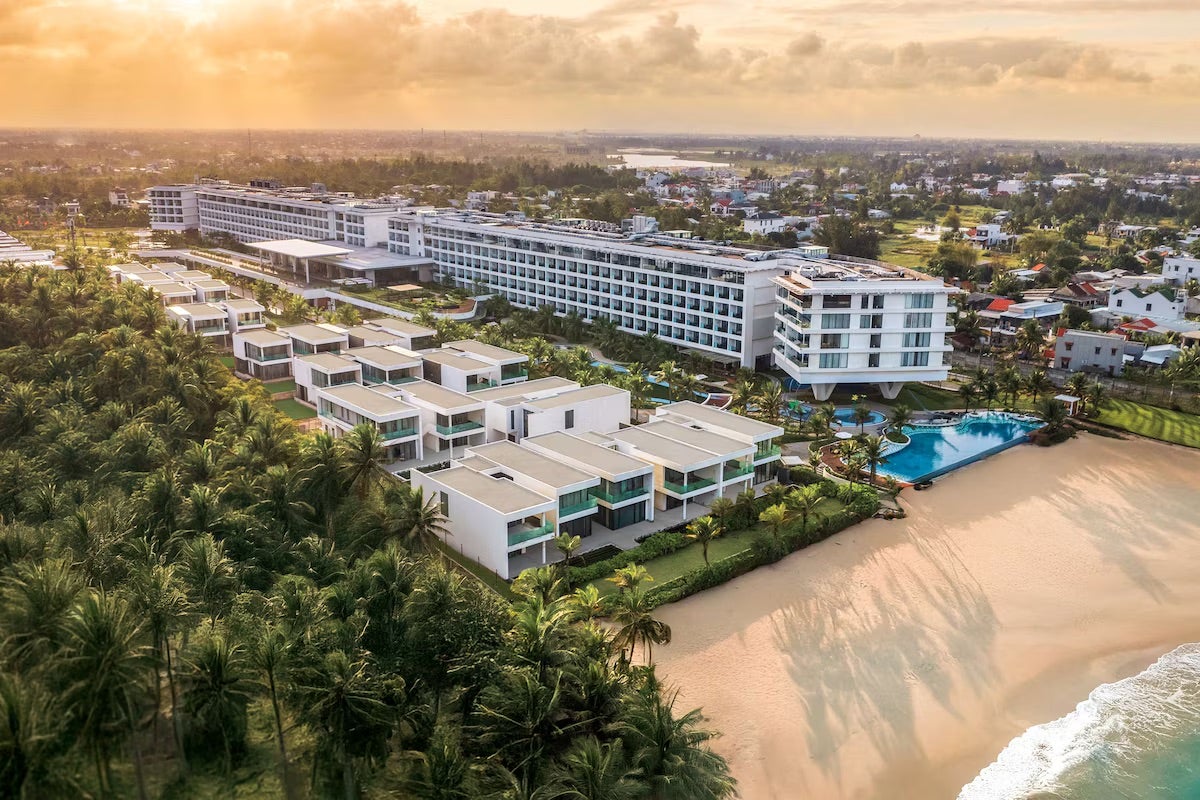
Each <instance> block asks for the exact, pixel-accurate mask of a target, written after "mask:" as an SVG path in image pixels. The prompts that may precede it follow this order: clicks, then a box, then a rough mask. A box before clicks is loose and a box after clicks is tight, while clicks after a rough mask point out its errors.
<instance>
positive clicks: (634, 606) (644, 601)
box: [613, 587, 671, 664]
mask: <svg viewBox="0 0 1200 800" xmlns="http://www.w3.org/2000/svg"><path fill="white" fill-rule="evenodd" d="M653 609H654V606H653V604H652V603H651V602H650V599H649V597H648V596H647V595H646V592H645V591H644V590H643V589H641V587H637V588H634V589H630V590H629V591H627V592H621V594H620V595H618V596H617V601H616V608H615V609H614V611H613V622H615V623H616V624H617V625H618V628H617V633H616V635H615V636H614V637H613V644H615V645H616V646H617V647H619V648H621V649H622V650H625V649H626V648H627V647H628V650H629V653H628V659H627V660H628V662H630V663H632V662H633V654H634V651H635V650H636V649H637V646H638V644H639V643H640V644H641V645H642V647H643V648H645V651H646V663H647V664H651V663H653V662H654V645H656V644H670V643H671V626H670V625H668V624H667V623H665V622H662V621H661V620H657V619H655V618H654V617H653V616H652V614H651V612H652V611H653Z"/></svg>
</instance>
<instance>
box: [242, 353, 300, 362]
mask: <svg viewBox="0 0 1200 800" xmlns="http://www.w3.org/2000/svg"><path fill="white" fill-rule="evenodd" d="M246 357H247V358H248V359H250V360H251V361H257V362H258V363H259V364H267V363H269V362H271V361H283V360H284V359H288V358H291V356H290V355H288V354H287V353H259V354H258V355H256V356H253V355H250V354H249V353H247V354H246Z"/></svg>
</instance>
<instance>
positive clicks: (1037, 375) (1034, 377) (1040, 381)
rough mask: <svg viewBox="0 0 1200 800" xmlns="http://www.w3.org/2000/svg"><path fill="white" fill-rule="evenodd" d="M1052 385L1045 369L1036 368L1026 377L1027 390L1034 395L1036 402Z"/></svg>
mask: <svg viewBox="0 0 1200 800" xmlns="http://www.w3.org/2000/svg"><path fill="white" fill-rule="evenodd" d="M1052 386H1053V384H1051V383H1050V379H1049V378H1048V377H1046V370H1044V369H1035V370H1033V371H1032V372H1030V373H1029V375H1027V376H1026V377H1025V390H1026V391H1027V392H1029V394H1030V395H1031V396H1032V397H1033V401H1034V402H1035V403H1036V402H1037V401H1038V398H1039V397H1041V395H1042V393H1043V392H1047V391H1049V390H1050V388H1051V387H1052Z"/></svg>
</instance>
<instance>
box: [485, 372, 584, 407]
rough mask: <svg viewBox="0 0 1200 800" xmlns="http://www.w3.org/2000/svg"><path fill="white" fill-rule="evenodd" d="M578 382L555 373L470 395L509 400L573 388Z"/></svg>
mask: <svg viewBox="0 0 1200 800" xmlns="http://www.w3.org/2000/svg"><path fill="white" fill-rule="evenodd" d="M578 386H579V384H578V383H576V382H575V381H573V380H570V379H568V378H560V377H558V376H557V375H551V376H550V377H548V378H535V379H534V380H531V381H523V382H521V383H510V384H508V385H507V386H496V387H493V388H491V389H480V390H479V391H477V392H471V396H472V397H478V398H479V399H480V400H487V401H489V402H496V401H499V400H511V399H517V398H521V397H528V396H529V395H533V394H538V393H540V392H547V391H556V390H562V389H574V388H576V387H578Z"/></svg>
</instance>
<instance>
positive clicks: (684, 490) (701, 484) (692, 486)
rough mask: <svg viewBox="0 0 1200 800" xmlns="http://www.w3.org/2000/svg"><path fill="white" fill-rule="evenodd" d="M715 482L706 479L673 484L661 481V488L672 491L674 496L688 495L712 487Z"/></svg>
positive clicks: (694, 479)
mask: <svg viewBox="0 0 1200 800" xmlns="http://www.w3.org/2000/svg"><path fill="white" fill-rule="evenodd" d="M714 483H716V481H713V480H709V479H708V478H693V479H692V482H691V483H675V482H673V481H663V488H664V489H667V490H668V491H672V492H674V493H675V494H688V493H689V492H694V491H696V490H697V489H704V488H707V487H709V486H712V485H713V484H714Z"/></svg>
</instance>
